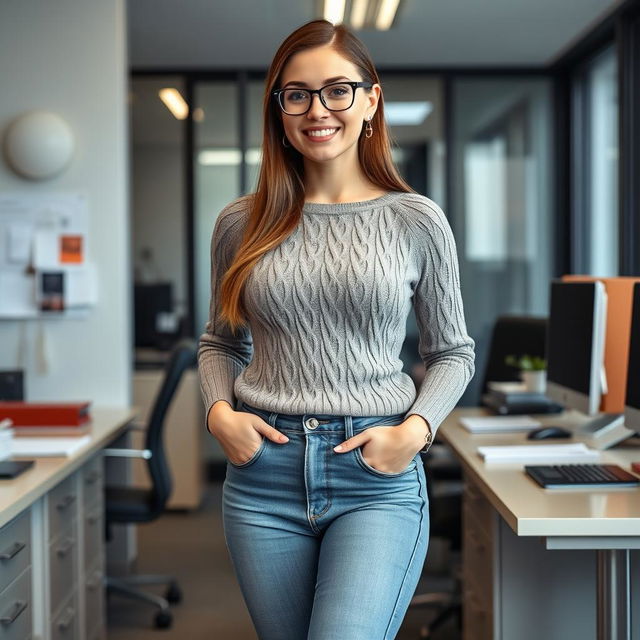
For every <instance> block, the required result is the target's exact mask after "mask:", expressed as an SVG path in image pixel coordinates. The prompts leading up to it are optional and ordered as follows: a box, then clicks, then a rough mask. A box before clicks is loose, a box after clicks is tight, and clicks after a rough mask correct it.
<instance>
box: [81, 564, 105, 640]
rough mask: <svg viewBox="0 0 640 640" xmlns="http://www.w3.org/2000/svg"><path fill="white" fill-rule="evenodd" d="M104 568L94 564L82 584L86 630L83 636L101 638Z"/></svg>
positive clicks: (103, 604) (103, 605) (102, 627)
mask: <svg viewBox="0 0 640 640" xmlns="http://www.w3.org/2000/svg"><path fill="white" fill-rule="evenodd" d="M103 580H104V570H103V568H102V565H101V564H99V565H97V566H95V567H94V568H93V569H92V570H90V571H89V572H88V577H87V580H86V582H85V585H84V589H85V591H84V592H85V598H84V601H85V611H86V630H85V637H86V638H93V637H98V638H101V637H102V635H103V631H104V608H105V603H104V589H103Z"/></svg>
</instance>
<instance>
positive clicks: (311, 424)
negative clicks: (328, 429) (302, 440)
mask: <svg viewBox="0 0 640 640" xmlns="http://www.w3.org/2000/svg"><path fill="white" fill-rule="evenodd" d="M318 424H319V422H318V419H317V418H309V419H308V420H307V428H308V429H315V428H316V427H317V426H318Z"/></svg>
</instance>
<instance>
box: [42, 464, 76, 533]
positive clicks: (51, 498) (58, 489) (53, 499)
mask: <svg viewBox="0 0 640 640" xmlns="http://www.w3.org/2000/svg"><path fill="white" fill-rule="evenodd" d="M48 503H49V507H48V517H49V540H54V539H55V538H56V537H57V536H58V535H59V534H60V531H62V530H63V529H65V528H66V527H67V526H68V524H69V522H70V521H71V520H72V519H74V518H75V517H76V514H77V511H78V490H77V488H76V475H75V474H72V475H71V476H69V477H68V478H65V479H64V480H63V481H62V482H61V483H60V484H58V485H56V486H55V487H54V488H53V489H51V491H50V492H49V494H48Z"/></svg>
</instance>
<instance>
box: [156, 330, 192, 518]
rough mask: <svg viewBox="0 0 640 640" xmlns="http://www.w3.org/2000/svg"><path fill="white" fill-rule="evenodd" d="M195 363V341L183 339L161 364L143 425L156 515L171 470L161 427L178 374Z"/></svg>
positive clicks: (164, 499)
mask: <svg viewBox="0 0 640 640" xmlns="http://www.w3.org/2000/svg"><path fill="white" fill-rule="evenodd" d="M195 364H196V343H195V341H194V340H190V339H183V340H181V341H180V342H179V343H178V344H177V345H176V346H175V347H174V349H173V351H172V353H171V356H170V358H169V361H168V362H167V365H166V367H165V376H164V380H163V381H162V385H161V386H160V390H159V391H158V393H157V395H156V399H155V402H154V405H153V409H152V411H151V416H150V418H149V423H148V425H147V433H146V441H145V448H146V449H149V450H150V451H151V458H149V460H147V464H148V466H149V475H150V477H151V483H152V489H151V492H152V498H151V500H152V504H151V505H150V507H151V508H152V509H153V511H155V512H156V513H157V514H160V513H162V511H164V508H165V505H166V503H167V500H168V499H169V497H170V496H171V489H172V481H171V470H170V469H169V465H168V463H167V458H166V456H165V451H164V426H165V421H166V418H167V413H168V411H169V406H170V405H171V401H172V400H173V398H174V396H175V392H176V389H177V388H178V385H179V384H180V380H181V379H182V374H183V373H184V372H185V371H186V370H187V369H189V368H191V367H193V366H195Z"/></svg>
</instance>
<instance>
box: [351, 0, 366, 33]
mask: <svg viewBox="0 0 640 640" xmlns="http://www.w3.org/2000/svg"><path fill="white" fill-rule="evenodd" d="M368 8H369V0H351V17H350V24H351V28H352V29H362V27H364V21H365V19H366V17H367V9H368Z"/></svg>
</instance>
